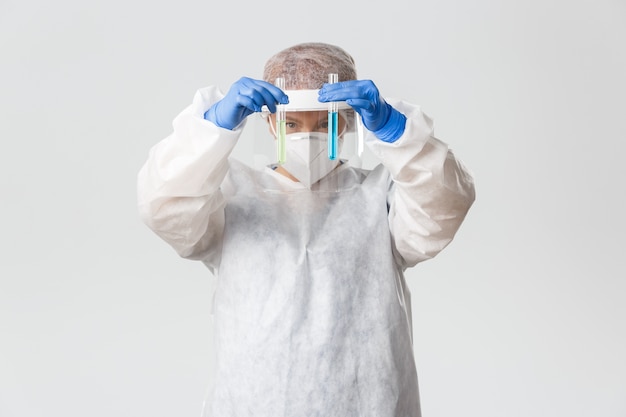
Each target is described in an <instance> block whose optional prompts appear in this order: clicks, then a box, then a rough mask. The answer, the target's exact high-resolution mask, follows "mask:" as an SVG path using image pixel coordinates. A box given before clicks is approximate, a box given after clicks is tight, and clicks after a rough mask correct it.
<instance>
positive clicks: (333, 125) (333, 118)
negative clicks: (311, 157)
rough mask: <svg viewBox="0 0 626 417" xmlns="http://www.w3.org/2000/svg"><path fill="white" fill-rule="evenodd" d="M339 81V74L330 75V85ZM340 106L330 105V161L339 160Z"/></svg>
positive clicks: (335, 103) (334, 102)
mask: <svg viewBox="0 0 626 417" xmlns="http://www.w3.org/2000/svg"><path fill="white" fill-rule="evenodd" d="M338 81H339V75H338V74H332V73H331V74H328V83H329V84H334V83H336V82H338ZM338 107H339V106H338V104H337V102H336V101H331V102H329V103H328V159H330V160H335V159H337V142H338V140H337V122H338V118H337V111H338Z"/></svg>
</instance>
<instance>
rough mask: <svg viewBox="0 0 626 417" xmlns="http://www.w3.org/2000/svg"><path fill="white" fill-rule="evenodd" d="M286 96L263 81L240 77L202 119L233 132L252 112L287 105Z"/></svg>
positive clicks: (273, 110) (271, 109)
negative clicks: (265, 107) (264, 107)
mask: <svg viewBox="0 0 626 417" xmlns="http://www.w3.org/2000/svg"><path fill="white" fill-rule="evenodd" d="M288 102H289V99H288V98H287V95H285V93H284V92H283V91H282V90H281V89H280V88H278V87H276V86H275V85H273V84H270V83H268V82H265V81H261V80H255V79H252V78H248V77H242V78H240V79H239V80H238V81H236V82H235V83H233V85H231V87H230V89H229V90H228V93H226V96H224V98H223V99H221V100H220V101H218V102H217V103H215V104H214V105H213V106H211V108H210V109H209V110H207V112H206V113H204V118H205V119H206V120H209V121H211V122H213V123H214V124H215V125H217V126H219V127H223V128H224V129H230V130H233V129H234V128H236V127H237V126H239V124H240V123H241V122H243V120H244V119H245V118H246V117H248V116H249V115H251V114H252V113H254V112H259V111H261V107H263V105H266V106H267V107H268V109H269V110H270V112H272V113H274V112H275V111H276V104H279V103H280V104H287V103H288Z"/></svg>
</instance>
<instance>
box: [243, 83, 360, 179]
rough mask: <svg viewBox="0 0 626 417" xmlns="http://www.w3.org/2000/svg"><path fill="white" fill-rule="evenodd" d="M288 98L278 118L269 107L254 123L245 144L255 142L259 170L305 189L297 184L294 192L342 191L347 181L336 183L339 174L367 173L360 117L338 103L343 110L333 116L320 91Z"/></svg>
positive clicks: (291, 94) (249, 126)
mask: <svg viewBox="0 0 626 417" xmlns="http://www.w3.org/2000/svg"><path fill="white" fill-rule="evenodd" d="M285 93H286V94H287V96H288V97H289V104H287V105H283V106H279V108H278V109H277V111H276V112H274V113H270V112H269V110H268V109H267V108H264V109H263V111H262V112H261V114H260V117H258V116H257V117H255V116H252V117H249V118H248V122H247V125H246V128H245V129H244V135H242V139H244V142H247V141H248V140H251V141H252V143H251V146H252V148H251V149H252V150H253V155H252V160H253V163H252V165H253V167H254V168H255V169H257V170H260V171H267V170H268V169H270V170H272V171H273V172H274V173H275V174H281V175H283V176H284V177H285V178H287V179H288V180H290V181H293V182H296V183H300V185H301V186H302V187H300V186H298V185H296V186H294V187H293V188H294V190H298V189H299V188H302V189H304V190H318V189H320V190H322V189H323V190H325V191H332V190H337V189H340V188H341V187H342V184H343V182H342V181H339V180H333V178H335V176H334V174H336V173H337V171H339V170H345V169H347V168H348V167H351V168H361V154H362V152H363V128H362V125H361V123H360V117H358V115H356V113H355V112H354V110H353V109H352V108H351V107H350V106H349V105H348V104H346V103H345V102H338V103H336V104H337V106H336V108H337V111H336V112H333V111H331V110H330V108H329V104H328V103H321V102H319V101H318V100H317V97H318V90H285ZM246 136H248V137H249V139H247V140H246V139H245V137H246ZM240 145H242V144H241V143H240ZM248 149H250V148H248ZM245 159H247V158H245Z"/></svg>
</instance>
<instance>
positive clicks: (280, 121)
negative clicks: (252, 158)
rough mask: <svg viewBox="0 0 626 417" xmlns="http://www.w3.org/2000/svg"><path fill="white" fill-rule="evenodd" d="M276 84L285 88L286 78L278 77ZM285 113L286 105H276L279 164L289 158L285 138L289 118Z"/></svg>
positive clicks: (282, 88)
mask: <svg viewBox="0 0 626 417" xmlns="http://www.w3.org/2000/svg"><path fill="white" fill-rule="evenodd" d="M274 84H275V85H276V87H278V88H280V89H281V90H283V91H284V90H285V79H284V78H283V77H278V78H276V82H275V83H274ZM285 113H286V112H285V105H284V104H278V105H277V106H276V156H277V158H276V159H277V160H278V163H279V164H284V163H285V161H286V160H287V150H286V139H285V136H286V135H287V118H286V114H285Z"/></svg>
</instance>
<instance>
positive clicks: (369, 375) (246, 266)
mask: <svg viewBox="0 0 626 417" xmlns="http://www.w3.org/2000/svg"><path fill="white" fill-rule="evenodd" d="M329 73H337V74H338V78H339V82H337V83H332V84H331V83H328V82H327V81H328V74H329ZM278 77H284V79H285V83H286V85H288V86H290V88H291V89H292V90H296V91H297V90H317V92H316V94H317V99H318V101H319V103H329V102H344V103H345V104H346V105H347V106H348V107H349V108H350V110H347V111H344V113H343V114H344V121H343V123H346V124H350V123H354V120H352V121H350V116H347V117H346V116H345V115H346V114H348V113H349V112H350V111H351V112H352V118H360V121H361V122H362V124H363V126H364V127H365V129H364V131H365V143H366V145H367V146H368V147H369V149H371V151H372V152H373V153H374V155H376V156H377V157H378V158H379V160H380V164H378V165H377V166H376V167H374V168H373V169H363V168H358V167H354V166H351V165H350V164H348V163H342V162H341V161H336V162H333V163H329V162H328V160H327V158H307V157H305V158H302V159H300V160H298V159H297V158H296V157H295V156H294V155H295V154H296V153H297V149H296V148H297V147H298V146H299V147H300V150H302V149H303V148H304V149H305V152H304V153H305V154H307V155H310V154H311V152H310V150H311V149H312V148H317V147H318V145H317V144H315V143H316V142H315V143H314V142H313V141H320V140H323V139H322V137H321V136H322V135H320V134H319V133H320V130H323V128H324V126H322V127H321V128H313V127H310V126H304V123H303V124H302V125H301V126H300V127H298V126H297V123H296V122H293V123H292V122H290V121H289V120H288V123H290V124H288V127H290V128H291V129H292V131H291V132H288V135H287V136H289V134H290V133H294V134H296V136H298V138H297V140H287V143H286V146H287V162H289V161H290V160H291V161H292V163H291V165H289V164H287V163H286V164H269V165H268V166H267V167H264V168H263V169H258V168H254V167H251V166H249V165H246V164H244V163H242V162H241V161H238V160H237V159H234V158H231V157H230V154H231V152H232V150H233V148H234V147H235V146H236V144H237V141H238V139H239V137H240V136H241V133H242V131H243V129H244V128H245V126H246V119H247V118H248V116H250V115H251V114H253V113H261V112H263V111H265V112H266V113H269V114H270V116H269V118H268V120H270V121H271V122H270V125H271V123H274V117H275V113H276V109H277V106H282V105H289V102H290V98H289V96H288V94H287V93H286V92H285V91H283V90H281V89H280V88H278V87H276V86H275V85H274V80H275V79H276V78H278ZM317 119H318V120H319V119H320V118H319V117H318V118H317ZM322 121H323V120H322ZM309 130H311V131H313V132H309ZM292 142H293V143H292ZM292 146H293V149H292ZM290 149H291V151H290ZM294 152H295V153H294ZM320 164H326V165H325V166H323V167H321V168H320ZM311 173H314V175H312V176H311V175H310V174H311ZM474 199H475V190H474V181H473V178H472V175H471V173H470V172H469V171H468V170H467V168H465V166H464V165H463V164H462V162H461V161H460V160H459V159H457V158H456V156H455V155H454V153H453V152H452V150H451V149H450V147H449V146H448V145H446V144H445V143H444V142H442V141H441V140H439V139H437V138H435V136H434V133H433V124H432V121H431V119H430V118H429V117H428V116H426V115H425V114H424V113H423V112H422V111H421V110H420V108H419V107H418V106H416V105H413V104H411V103H408V102H405V101H402V100H394V99H390V98H389V99H384V98H383V97H382V96H381V95H380V93H379V90H378V88H377V86H376V85H375V84H374V83H373V82H372V81H371V80H359V79H358V78H357V75H356V69H355V63H354V60H353V58H352V57H351V56H350V55H349V54H348V53H347V52H346V51H344V50H343V49H342V48H340V47H337V46H335V45H329V44H324V43H303V44H298V45H294V46H292V47H289V48H287V49H285V50H282V51H280V52H278V53H277V54H276V55H274V56H272V57H271V58H270V59H269V60H268V61H267V62H266V64H265V68H264V72H263V80H257V79H253V78H249V77H242V78H240V79H239V80H238V81H237V82H235V83H234V84H233V85H232V86H231V87H230V89H229V90H228V92H227V93H226V94H223V93H222V92H221V91H220V89H219V88H217V87H215V86H212V87H207V88H202V89H200V90H198V91H197V92H196V94H195V97H194V99H193V102H192V104H191V105H190V106H189V107H187V108H186V109H184V110H183V111H182V112H181V113H180V114H179V115H178V116H177V117H176V118H175V120H174V122H173V132H172V133H171V134H170V135H169V136H168V137H166V138H165V139H163V140H162V141H160V142H158V143H156V144H155V145H154V146H153V147H152V149H151V150H150V152H149V156H148V159H147V161H146V162H145V164H144V165H143V166H142V168H141V170H140V171H139V174H138V207H139V212H140V215H141V218H142V220H143V221H144V222H145V224H146V225H147V226H148V227H149V228H150V229H152V230H153V231H154V232H155V233H156V234H157V235H158V236H160V237H161V238H162V239H164V240H165V241H166V242H167V243H168V244H169V245H171V246H172V247H173V248H174V249H175V250H176V252H177V253H178V254H179V255H180V256H182V257H184V258H187V259H192V260H199V261H202V262H203V263H204V264H205V265H206V266H207V267H208V269H209V270H210V271H211V272H212V273H213V274H214V276H215V277H216V286H215V292H214V294H213V305H212V311H213V319H214V342H215V349H216V358H215V359H216V362H215V374H214V377H213V379H212V380H213V383H212V387H211V389H210V392H209V395H208V397H207V399H206V401H205V405H204V410H203V415H204V416H207V417H208V416H211V417H225V416H229V417H231V416H268V417H276V416H289V417H296V416H297V417H304V416H324V417H331V416H338V417H349V416H354V417H356V416H363V417H364V416H372V417H418V416H420V401H419V392H418V380H417V372H416V366H415V360H414V355H413V345H412V325H411V304H410V294H409V291H408V288H407V283H406V281H405V276H404V272H405V271H406V270H407V269H408V268H410V267H413V266H415V265H416V264H418V263H419V262H422V261H425V260H428V259H430V258H432V257H434V256H435V255H437V254H438V253H439V252H441V251H442V250H443V249H444V248H445V247H446V246H447V245H448V244H449V243H450V242H451V241H452V239H453V238H454V236H455V234H456V232H457V231H458V229H459V227H460V226H461V224H462V222H463V220H464V219H465V217H466V214H467V213H468V210H469V209H470V207H471V205H472V203H473V202H474Z"/></svg>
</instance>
